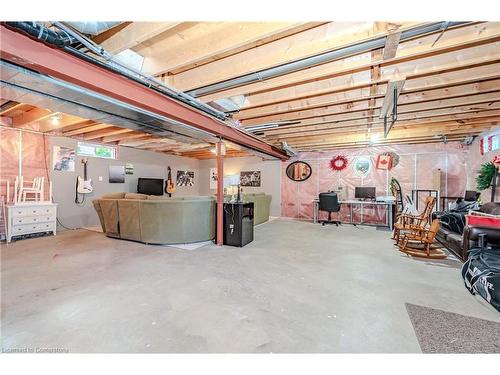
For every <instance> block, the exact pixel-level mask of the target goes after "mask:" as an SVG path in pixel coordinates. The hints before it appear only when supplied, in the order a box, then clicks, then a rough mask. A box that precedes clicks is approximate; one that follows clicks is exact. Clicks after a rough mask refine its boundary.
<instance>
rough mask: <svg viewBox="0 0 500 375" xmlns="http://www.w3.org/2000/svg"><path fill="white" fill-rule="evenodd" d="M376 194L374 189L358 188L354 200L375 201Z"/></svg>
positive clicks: (367, 187) (355, 189)
mask: <svg viewBox="0 0 500 375" xmlns="http://www.w3.org/2000/svg"><path fill="white" fill-rule="evenodd" d="M375 196H376V193H375V188H374V187H369V186H363V187H361V186H356V187H355V188H354V198H356V199H375Z"/></svg>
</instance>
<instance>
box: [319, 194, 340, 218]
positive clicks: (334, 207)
mask: <svg viewBox="0 0 500 375" xmlns="http://www.w3.org/2000/svg"><path fill="white" fill-rule="evenodd" d="M318 208H319V211H328V220H320V221H319V222H320V223H321V225H325V224H335V225H336V226H339V224H340V220H332V212H339V211H340V204H339V201H338V197H337V193H333V192H330V193H320V194H319V207H318Z"/></svg>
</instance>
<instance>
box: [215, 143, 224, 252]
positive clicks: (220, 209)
mask: <svg viewBox="0 0 500 375" xmlns="http://www.w3.org/2000/svg"><path fill="white" fill-rule="evenodd" d="M222 148H223V144H222V141H220V142H217V237H216V244H217V246H222V242H223V236H224V191H223V189H224V163H223V158H224V155H222Z"/></svg>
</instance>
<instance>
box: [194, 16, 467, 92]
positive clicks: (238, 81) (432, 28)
mask: <svg viewBox="0 0 500 375" xmlns="http://www.w3.org/2000/svg"><path fill="white" fill-rule="evenodd" d="M467 23H469V22H435V23H431V24H428V25H423V26H418V27H414V28H412V29H408V30H405V31H403V32H402V33H401V38H400V41H405V40H409V39H413V38H416V37H420V36H422V35H425V34H429V33H433V32H437V31H442V30H446V29H450V28H452V27H456V26H462V25H465V24H467ZM386 38H387V37H386V36H381V37H378V38H375V39H371V40H367V41H364V42H360V43H356V44H353V45H351V46H347V47H343V48H340V49H336V50H333V51H329V52H324V53H321V54H318V55H315V56H311V57H306V58H303V59H300V60H296V61H293V62H290V63H286V64H282V65H278V66H276V67H273V68H269V69H264V70H260V71H258V72H254V73H250V74H245V75H242V76H240V77H236V78H232V79H228V80H226V81H222V82H218V83H214V84H211V85H207V86H203V87H199V88H196V89H194V90H190V91H187V92H186V94H188V95H190V96H192V97H195V98H197V97H200V96H204V95H209V94H213V93H216V92H219V91H224V90H228V89H232V88H235V87H239V86H244V85H248V84H251V83H255V82H259V81H264V80H266V79H271V78H275V77H279V76H282V75H285V74H289V73H294V72H298V71H300V70H303V69H307V68H310V67H313V66H316V65H321V64H326V63H329V62H332V61H335V60H339V59H343V58H345V57H349V56H353V55H358V54H360V53H364V52H369V51H372V50H374V49H377V48H383V47H384V46H385V42H386Z"/></svg>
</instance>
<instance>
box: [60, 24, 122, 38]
mask: <svg viewBox="0 0 500 375" xmlns="http://www.w3.org/2000/svg"><path fill="white" fill-rule="evenodd" d="M67 23H68V25H71V26H72V27H74V28H75V29H77V30H78V31H79V32H81V33H82V34H87V35H99V34H100V33H102V32H104V31H106V30H109V29H112V28H113V27H115V26H118V25H119V24H121V22H116V21H115V22H102V21H88V22H67Z"/></svg>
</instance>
